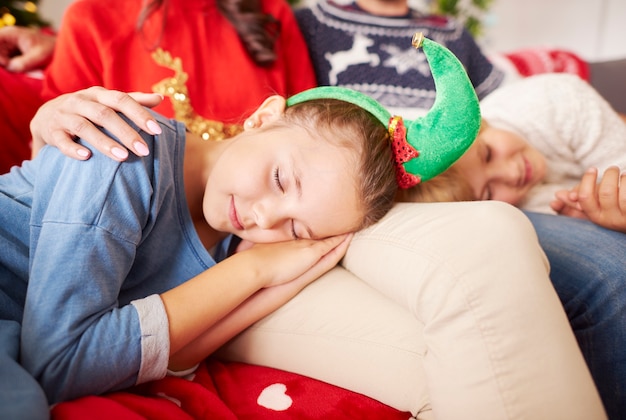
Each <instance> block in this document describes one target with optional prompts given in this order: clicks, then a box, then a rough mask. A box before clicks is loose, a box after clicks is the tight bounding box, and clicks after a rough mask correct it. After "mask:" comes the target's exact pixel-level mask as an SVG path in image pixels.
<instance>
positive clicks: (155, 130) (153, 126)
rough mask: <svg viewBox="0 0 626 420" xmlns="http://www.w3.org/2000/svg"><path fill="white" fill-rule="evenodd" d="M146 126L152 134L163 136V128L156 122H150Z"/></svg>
mask: <svg viewBox="0 0 626 420" xmlns="http://www.w3.org/2000/svg"><path fill="white" fill-rule="evenodd" d="M146 125H147V126H148V129H149V130H150V132H151V133H152V134H161V132H162V131H161V126H160V125H159V124H157V123H156V121H153V120H148V122H147V123H146Z"/></svg>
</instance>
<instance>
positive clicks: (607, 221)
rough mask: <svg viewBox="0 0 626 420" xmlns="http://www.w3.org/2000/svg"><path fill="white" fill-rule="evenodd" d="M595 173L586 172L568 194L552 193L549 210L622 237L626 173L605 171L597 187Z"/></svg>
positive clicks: (614, 169)
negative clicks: (595, 225) (597, 226)
mask: <svg viewBox="0 0 626 420" xmlns="http://www.w3.org/2000/svg"><path fill="white" fill-rule="evenodd" d="M597 178H598V170H597V169H596V168H591V169H588V170H587V171H586V172H585V174H584V175H583V177H582V179H581V181H580V184H579V185H577V186H576V187H574V188H573V189H572V190H569V191H567V190H563V191H558V192H557V193H556V200H554V201H553V202H552V203H550V206H551V207H552V209H553V210H554V211H556V212H557V213H558V214H561V215H564V216H570V217H577V218H581V219H588V220H590V221H592V222H594V223H595V224H597V225H599V226H602V227H605V228H607V229H612V230H616V231H618V232H624V233H626V172H623V173H621V174H620V169H619V168H618V167H616V166H612V167H610V168H608V169H607V170H606V171H605V172H604V174H603V176H602V180H601V181H600V182H599V183H598V182H597Z"/></svg>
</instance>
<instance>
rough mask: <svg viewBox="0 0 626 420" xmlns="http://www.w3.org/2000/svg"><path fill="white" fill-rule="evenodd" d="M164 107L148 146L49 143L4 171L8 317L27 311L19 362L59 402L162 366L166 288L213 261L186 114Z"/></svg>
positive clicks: (2, 232)
mask: <svg viewBox="0 0 626 420" xmlns="http://www.w3.org/2000/svg"><path fill="white" fill-rule="evenodd" d="M157 119H158V121H159V122H160V125H161V127H162V129H163V133H162V134H161V135H159V136H150V135H148V134H146V133H143V132H141V134H142V136H143V138H144V139H145V140H146V142H147V143H148V145H149V148H150V155H149V156H148V157H146V158H138V157H134V156H131V157H130V158H129V159H128V160H127V162H124V163H118V162H115V161H113V160H111V159H109V158H107V157H105V156H104V155H101V154H99V153H98V152H97V151H94V154H93V157H92V158H91V159H89V160H88V161H86V162H81V161H77V160H73V159H69V158H66V157H64V156H63V155H61V154H60V152H58V150H56V149H54V148H44V149H43V150H42V151H41V153H40V155H39V156H38V157H37V159H35V160H33V161H30V162H25V163H24V165H23V166H22V167H21V168H17V167H16V168H13V169H12V171H11V172H10V173H9V174H6V175H3V176H1V177H0V247H1V248H0V249H2V252H1V254H0V315H1V318H0V319H12V320H16V321H18V322H19V321H20V320H21V323H22V332H21V354H20V358H21V364H22V365H23V366H24V367H25V368H26V369H27V370H28V371H29V372H30V373H31V374H32V375H33V376H34V377H35V378H36V379H37V380H38V381H39V383H40V384H41V385H42V387H43V389H44V390H45V392H46V394H47V395H48V399H49V400H50V402H56V401H61V400H67V399H71V398H75V397H78V396H81V395H85V394H98V393H102V392H105V391H111V390H115V389H120V388H124V387H128V386H131V385H134V384H136V383H140V382H145V381H148V380H153V379H157V378H161V377H163V376H164V375H165V374H166V369H167V363H168V358H169V336H168V320H167V316H166V313H165V310H164V308H163V305H162V302H161V299H160V297H159V296H158V294H159V293H162V292H164V291H166V290H168V289H171V288H172V287H175V286H177V285H179V284H180V283H182V282H184V281H186V280H188V279H189V278H191V277H193V276H195V275H197V274H199V273H200V272H202V271H204V270H206V269H208V268H209V267H211V266H212V265H213V264H214V263H215V262H214V260H213V259H212V258H211V256H210V255H209V253H208V252H207V251H206V249H205V248H204V247H203V245H202V243H201V242H200V240H199V238H198V235H197V233H196V231H195V229H194V226H193V223H192V221H191V216H190V213H189V210H188V207H187V202H186V199H185V195H184V188H183V179H182V178H183V168H182V165H183V153H184V142H185V130H184V126H183V125H182V124H181V123H178V122H176V121H173V120H167V119H164V118H162V117H160V116H157ZM0 369H2V367H1V366H0Z"/></svg>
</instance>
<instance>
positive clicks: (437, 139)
mask: <svg viewBox="0 0 626 420" xmlns="http://www.w3.org/2000/svg"><path fill="white" fill-rule="evenodd" d="M412 44H413V46H414V47H415V48H420V47H421V48H423V50H424V53H425V54H426V58H427V59H428V63H429V65H430V69H431V72H432V75H433V79H434V81H435V88H436V98H435V102H434V104H433V106H432V108H431V109H430V110H429V111H428V113H427V114H426V115H424V116H423V117H420V118H417V119H415V120H413V121H410V120H407V121H403V119H402V117H400V116H392V115H391V114H390V113H389V112H388V111H387V110H386V109H385V108H384V107H383V106H382V105H381V104H380V103H378V102H377V101H376V100H375V99H373V98H371V97H369V96H367V95H365V94H363V93H361V92H358V91H355V90H352V89H348V88H342V87H336V86H321V87H317V88H313V89H309V90H306V91H304V92H301V93H298V94H296V95H294V96H292V97H290V98H289V99H287V106H293V105H296V104H299V103H302V102H306V101H310V100H313V99H337V100H342V101H345V102H349V103H352V104H355V105H358V106H360V107H361V108H363V109H365V110H366V111H368V112H369V113H371V114H372V115H373V116H374V117H375V118H376V119H378V120H379V121H380V122H381V123H382V124H383V125H384V126H385V127H387V128H388V130H389V134H390V136H391V142H392V148H393V152H394V157H395V160H396V178H397V180H398V186H399V187H400V188H410V187H412V186H414V185H417V184H418V183H420V182H424V181H428V180H429V179H431V178H433V177H435V176H437V175H439V174H441V173H442V172H444V171H445V170H446V169H448V168H449V167H450V166H452V164H454V162H456V161H457V160H458V159H459V158H460V157H461V156H462V155H463V153H465V151H466V150H467V149H468V148H469V147H470V146H471V145H472V143H473V142H474V140H475V139H476V135H477V134H478V130H479V128H480V107H479V103H478V98H477V97H476V92H475V90H474V87H473V86H472V83H471V81H470V80H469V77H468V76H467V73H466V72H465V69H464V68H463V65H462V64H461V63H460V62H459V60H458V59H457V58H456V57H455V56H454V54H452V52H450V51H449V50H448V49H447V48H445V47H444V46H442V45H440V44H437V43H436V42H434V41H431V40H430V39H428V38H424V36H423V35H422V34H421V33H419V32H418V33H416V34H415V35H414V36H413V39H412Z"/></svg>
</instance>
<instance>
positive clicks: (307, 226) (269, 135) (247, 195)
mask: <svg viewBox="0 0 626 420" xmlns="http://www.w3.org/2000/svg"><path fill="white" fill-rule="evenodd" d="M356 163H357V159H356V156H354V151H353V150H350V149H347V148H342V147H337V146H334V145H332V144H330V143H329V142H328V141H327V140H324V139H322V138H321V137H319V136H312V134H311V133H310V132H309V131H307V130H305V129H303V128H301V127H295V126H290V127H280V128H272V129H269V130H261V129H252V130H249V131H246V132H244V133H243V134H241V135H239V136H237V137H235V138H233V139H231V140H229V141H228V144H227V145H225V147H224V149H223V151H222V153H221V155H220V156H219V158H218V159H217V160H216V161H215V163H214V165H213V166H212V168H211V171H210V173H209V178H208V182H207V186H206V190H205V195H204V203H203V210H204V217H205V219H206V220H207V222H208V223H209V225H210V226H211V227H212V228H213V229H215V230H218V231H222V232H229V233H233V234H235V235H237V236H239V237H241V238H242V239H245V240H249V241H251V242H255V243H264V242H277V241H285V240H290V239H295V238H325V237H328V236H334V235H338V234H342V233H346V232H350V231H354V230H355V229H356V228H357V227H358V226H359V225H360V223H361V220H362V219H363V216H364V214H363V210H362V208H361V205H360V204H361V203H360V201H359V199H358V197H357V194H356V188H355V185H356V181H355V180H356V177H357V170H356V167H357V165H356Z"/></svg>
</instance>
